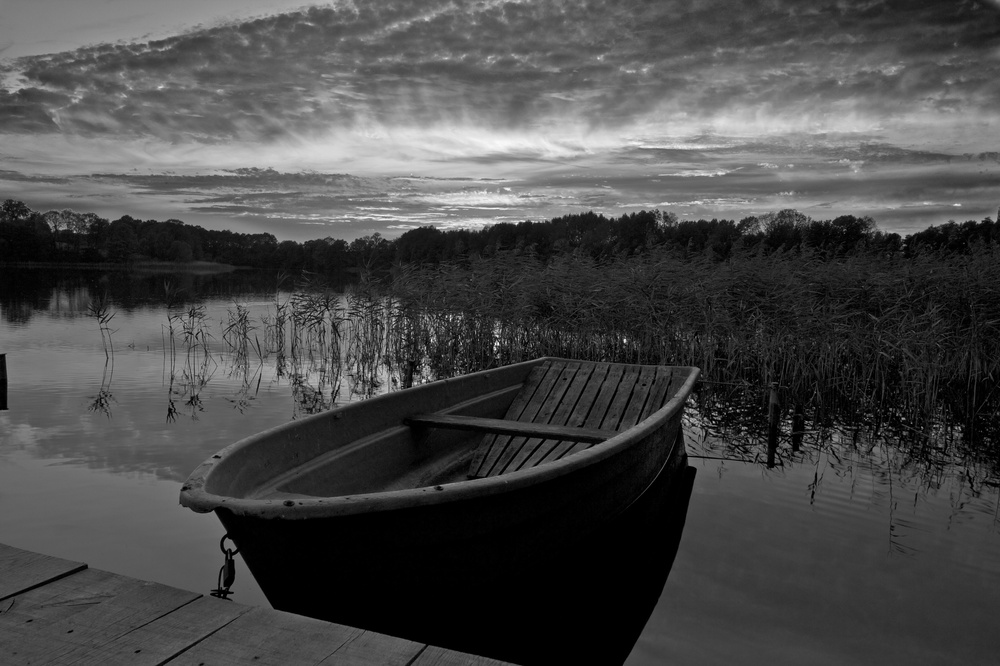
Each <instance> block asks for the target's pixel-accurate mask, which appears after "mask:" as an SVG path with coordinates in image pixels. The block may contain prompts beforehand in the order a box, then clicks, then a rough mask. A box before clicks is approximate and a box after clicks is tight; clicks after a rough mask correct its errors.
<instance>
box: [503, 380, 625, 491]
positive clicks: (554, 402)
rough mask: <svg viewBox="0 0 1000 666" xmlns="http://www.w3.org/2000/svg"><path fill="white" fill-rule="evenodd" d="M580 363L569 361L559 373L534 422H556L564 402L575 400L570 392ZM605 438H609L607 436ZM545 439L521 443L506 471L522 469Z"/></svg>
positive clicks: (535, 438) (533, 439)
mask: <svg viewBox="0 0 1000 666" xmlns="http://www.w3.org/2000/svg"><path fill="white" fill-rule="evenodd" d="M580 365H581V364H580V363H567V364H566V365H565V366H564V367H563V370H562V372H561V373H560V374H559V378H558V379H557V380H556V384H555V386H554V387H553V388H552V391H550V392H549V397H548V398H547V399H546V401H545V403H544V404H543V405H542V408H541V409H539V410H538V414H536V415H535V418H534V419H532V421H533V422H534V423H546V424H553V423H556V421H555V420H554V419H555V418H556V415H557V414H558V413H559V411H560V409H561V408H562V405H563V403H564V402H567V401H570V400H573V396H572V394H570V393H569V390H570V388H571V387H572V386H573V380H574V378H575V377H576V375H577V373H578V372H579V371H580ZM570 409H571V408H570ZM603 439H607V436H605V437H604V438H603ZM545 441H546V437H531V438H530V439H528V440H526V441H525V442H524V443H523V444H522V445H521V447H520V450H518V452H517V453H516V454H515V455H514V457H512V458H511V460H510V462H509V463H507V467H506V469H505V470H504V471H508V472H513V471H517V470H519V469H521V467H522V466H523V465H524V463H525V462H527V460H528V458H530V457H532V456H533V455H534V454H535V452H536V451H538V449H539V448H540V447H541V446H542V445H543V444H544V443H545ZM598 441H603V440H598ZM550 447H551V444H550V445H549V446H546V447H545V448H546V450H547V449H548V448H550Z"/></svg>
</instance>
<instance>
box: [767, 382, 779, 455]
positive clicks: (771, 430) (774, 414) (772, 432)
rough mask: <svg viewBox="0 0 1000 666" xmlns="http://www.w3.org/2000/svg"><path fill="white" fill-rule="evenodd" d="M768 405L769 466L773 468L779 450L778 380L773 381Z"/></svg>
mask: <svg viewBox="0 0 1000 666" xmlns="http://www.w3.org/2000/svg"><path fill="white" fill-rule="evenodd" d="M767 407H768V428H767V468H768V469H771V468H773V467H774V456H775V453H776V452H777V451H778V419H779V418H780V411H781V410H780V408H779V405H778V382H771V397H770V399H769V400H768V405H767Z"/></svg>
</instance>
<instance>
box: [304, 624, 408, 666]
mask: <svg viewBox="0 0 1000 666" xmlns="http://www.w3.org/2000/svg"><path fill="white" fill-rule="evenodd" d="M426 647H427V646H426V645H424V644H423V643H414V642H413V641H408V640H405V639H402V638H396V637H394V636H386V635H385V634H377V633H375V632H372V631H363V632H361V633H360V634H357V635H356V636H354V637H353V638H351V639H350V640H349V641H347V642H346V643H344V645H342V646H341V647H340V648H338V649H337V651H336V652H334V653H333V654H332V655H330V656H329V657H327V658H326V659H324V660H323V661H322V662H321V663H322V664H324V665H325V666H336V665H338V664H342V665H343V666H348V665H350V666H369V665H370V666H383V665H384V666H406V665H407V664H411V663H413V658H414V657H415V656H417V655H419V654H420V652H421V651H422V650H424V649H425V648H426Z"/></svg>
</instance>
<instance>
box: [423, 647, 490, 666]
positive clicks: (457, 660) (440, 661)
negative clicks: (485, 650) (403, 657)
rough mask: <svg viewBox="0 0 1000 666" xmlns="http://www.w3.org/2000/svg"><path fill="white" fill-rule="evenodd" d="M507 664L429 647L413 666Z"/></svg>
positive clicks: (488, 665) (487, 665) (484, 665)
mask: <svg viewBox="0 0 1000 666" xmlns="http://www.w3.org/2000/svg"><path fill="white" fill-rule="evenodd" d="M504 664H506V662H503V661H497V660H496V659H492V658H490V657H480V656H477V655H473V654H466V653H463V652H452V651H451V650H445V649H444V648H439V647H434V646H433V645H431V646H428V647H427V649H426V650H424V651H423V652H421V653H420V656H419V657H417V658H416V659H415V660H414V661H413V663H412V666H503V665H504Z"/></svg>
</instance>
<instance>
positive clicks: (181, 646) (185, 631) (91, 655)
mask: <svg viewBox="0 0 1000 666" xmlns="http://www.w3.org/2000/svg"><path fill="white" fill-rule="evenodd" d="M250 610H252V607H251V606H242V605H239V604H234V603H232V602H229V601H223V600H221V599H215V598H213V597H201V598H199V599H196V600H195V601H193V602H191V603H189V604H186V605H184V606H181V607H180V608H178V609H177V610H175V611H173V612H171V613H168V614H166V615H163V616H161V617H159V618H157V619H155V620H153V621H152V622H150V623H148V624H145V625H143V626H141V627H138V628H136V629H134V630H132V631H129V632H127V633H125V634H123V635H122V636H120V637H118V638H117V639H115V640H112V641H110V642H108V643H106V644H103V645H97V646H95V647H94V649H93V650H92V651H90V652H88V653H86V654H83V655H80V654H76V655H73V659H74V661H73V662H72V663H73V664H74V666H104V665H105V664H122V665H123V666H124V665H126V664H128V665H133V664H134V665H135V666H144V665H146V664H149V665H150V666H155V665H156V664H162V663H165V662H167V661H168V660H169V659H171V658H172V657H175V656H177V655H179V654H181V653H183V652H184V651H185V650H187V649H188V648H190V647H191V646H192V645H194V644H196V643H198V642H199V641H202V640H204V639H205V638H207V637H208V636H211V635H212V634H213V633H214V632H216V631H217V630H219V629H220V628H222V627H224V626H226V625H227V624H229V623H230V622H232V621H233V620H235V619H236V618H238V617H239V616H240V615H243V614H244V613H248V612H250Z"/></svg>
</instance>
